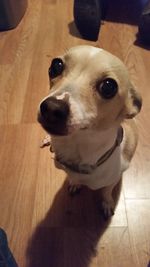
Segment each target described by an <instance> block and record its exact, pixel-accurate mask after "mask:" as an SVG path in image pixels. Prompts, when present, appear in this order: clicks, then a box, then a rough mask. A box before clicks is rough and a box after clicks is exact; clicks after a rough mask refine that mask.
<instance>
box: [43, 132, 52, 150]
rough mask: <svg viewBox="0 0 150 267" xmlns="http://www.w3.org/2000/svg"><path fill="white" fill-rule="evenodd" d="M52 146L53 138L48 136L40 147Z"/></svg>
mask: <svg viewBox="0 0 150 267" xmlns="http://www.w3.org/2000/svg"><path fill="white" fill-rule="evenodd" d="M50 145H51V137H50V135H46V136H45V137H44V139H43V140H42V143H41V145H40V147H41V148H43V147H45V146H50Z"/></svg>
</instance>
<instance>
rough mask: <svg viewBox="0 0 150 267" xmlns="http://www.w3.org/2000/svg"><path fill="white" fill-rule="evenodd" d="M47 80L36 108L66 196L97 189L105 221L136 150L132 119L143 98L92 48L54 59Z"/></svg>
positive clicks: (113, 60)
mask: <svg viewBox="0 0 150 267" xmlns="http://www.w3.org/2000/svg"><path fill="white" fill-rule="evenodd" d="M49 77H50V87H51V90H50V94H49V95H48V96H47V97H46V98H44V100H42V102H41V103H40V107H39V112H38V121H39V122H40V123H41V125H42V126H43V127H44V129H45V130H46V131H47V132H48V133H49V134H50V135H51V144H52V149H53V151H54V153H55V159H56V163H59V167H60V166H61V167H62V168H63V169H65V171H66V172H67V174H68V177H69V179H70V184H71V186H70V192H74V190H75V189H77V188H78V187H79V186H80V185H86V186H88V187H89V188H91V189H93V190H96V189H100V188H101V189H102V198H103V199H102V203H101V205H102V210H103V214H104V216H105V218H108V217H110V216H111V215H112V214H113V213H114V201H113V198H112V190H113V188H114V186H115V185H116V184H117V183H118V182H119V180H120V178H121V174H122V172H123V171H124V170H126V169H127V168H128V166H129V163H130V160H131V158H132V156H133V154H134V152H135V149H136V145H137V139H138V135H137V130H136V126H135V123H134V120H133V119H132V118H133V117H134V116H135V115H136V114H137V113H138V112H139V111H140V109H141V105H142V101H141V97H140V95H139V94H138V93H137V92H136V90H135V89H134V88H133V85H132V84H131V82H130V79H129V75H128V72H127V69H126V67H125V66H124V64H123V63H122V62H121V61H120V60H119V59H118V58H117V57H115V56H113V55H112V54H110V53H108V52H106V51H105V50H103V49H99V48H95V47H92V46H77V47H73V48H71V49H69V50H68V51H67V52H66V53H65V54H64V55H63V56H60V57H59V58H55V59H53V60H52V63H51V66H50V68H49ZM130 119H131V120H130Z"/></svg>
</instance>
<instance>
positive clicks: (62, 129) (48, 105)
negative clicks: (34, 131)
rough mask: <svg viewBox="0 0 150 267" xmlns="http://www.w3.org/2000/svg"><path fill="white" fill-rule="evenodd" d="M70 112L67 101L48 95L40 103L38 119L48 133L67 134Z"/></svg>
mask: <svg viewBox="0 0 150 267" xmlns="http://www.w3.org/2000/svg"><path fill="white" fill-rule="evenodd" d="M69 113H70V110H69V105H68V104H67V103H66V101H64V100H61V99H56V98H55V97H48V98H46V99H45V100H44V101H43V102H42V103H41V105H40V113H39V116H38V121H39V122H40V123H41V124H42V126H43V128H44V129H45V130H46V131H47V132H48V133H50V134H54V135H66V134H67V121H68V118H69Z"/></svg>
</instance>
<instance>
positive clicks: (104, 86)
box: [97, 78, 118, 99]
mask: <svg viewBox="0 0 150 267" xmlns="http://www.w3.org/2000/svg"><path fill="white" fill-rule="evenodd" d="M97 89H98V92H99V94H100V95H101V97H102V98H105V99H110V98H113V97H114V96H115V95H116V93H117V91H118V84H117V82H116V81H115V80H114V79H112V78H107V79H105V80H103V81H102V82H101V83H100V84H98V86H97Z"/></svg>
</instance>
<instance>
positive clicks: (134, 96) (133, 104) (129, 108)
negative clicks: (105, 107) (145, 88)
mask: <svg viewBox="0 0 150 267" xmlns="http://www.w3.org/2000/svg"><path fill="white" fill-rule="evenodd" d="M141 107H142V98H141V96H140V94H139V93H138V92H137V91H136V90H135V89H134V88H131V89H129V91H128V97H127V99H126V105H125V118H126V119H132V118H133V117H135V116H136V115H137V114H138V113H139V112H140V110H141Z"/></svg>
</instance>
